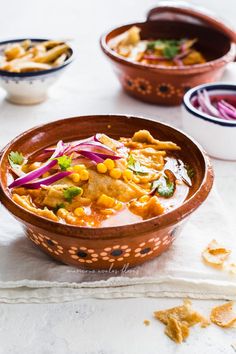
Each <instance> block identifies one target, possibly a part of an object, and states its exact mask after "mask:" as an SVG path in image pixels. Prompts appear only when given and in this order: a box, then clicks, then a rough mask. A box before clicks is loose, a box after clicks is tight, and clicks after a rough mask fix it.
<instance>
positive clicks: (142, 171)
mask: <svg viewBox="0 0 236 354" xmlns="http://www.w3.org/2000/svg"><path fill="white" fill-rule="evenodd" d="M128 168H129V169H130V170H131V171H133V172H134V173H136V174H137V175H147V174H148V173H149V172H150V170H149V169H148V168H147V167H145V166H142V165H141V164H140V162H139V161H136V160H135V159H134V157H133V156H132V155H129V158H128Z"/></svg>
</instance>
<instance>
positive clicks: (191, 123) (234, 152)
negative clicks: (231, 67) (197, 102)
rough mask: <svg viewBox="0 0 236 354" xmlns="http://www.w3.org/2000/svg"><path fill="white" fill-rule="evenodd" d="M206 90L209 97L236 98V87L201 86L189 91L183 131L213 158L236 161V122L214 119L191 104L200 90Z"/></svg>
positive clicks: (184, 108)
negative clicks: (227, 95) (224, 96)
mask: <svg viewBox="0 0 236 354" xmlns="http://www.w3.org/2000/svg"><path fill="white" fill-rule="evenodd" d="M202 89H206V90H207V92H208V94H209V95H215V94H223V95H225V94H230V95H231V94H232V95H235V96H236V85H234V84H230V83H214V84H204V85H199V86H196V87H194V88H192V89H191V90H189V91H188V92H187V93H186V94H185V95H184V99H183V105H182V122H183V129H184V131H186V132H187V133H188V134H190V135H192V136H193V137H194V138H195V139H196V140H197V141H198V142H199V143H200V144H201V145H202V146H203V148H204V149H205V150H206V152H207V153H208V154H209V155H211V156H212V157H216V158H219V159H223V160H236V120H235V121H229V120H225V119H220V118H214V117H212V116H210V115H208V114H205V113H202V112H200V111H199V110H197V109H196V108H195V107H194V106H193V105H192V103H191V100H192V98H193V97H195V96H196V94H197V91H198V90H202Z"/></svg>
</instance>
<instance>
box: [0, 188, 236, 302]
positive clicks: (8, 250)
mask: <svg viewBox="0 0 236 354" xmlns="http://www.w3.org/2000/svg"><path fill="white" fill-rule="evenodd" d="M213 238H214V239H216V240H217V241H219V242H222V243H223V244H225V246H226V247H227V248H230V249H231V250H232V254H231V255H230V259H231V261H232V262H236V242H235V240H234V232H233V230H232V227H231V225H230V220H229V219H228V216H227V210H226V209H225V208H224V206H223V202H222V200H221V199H220V198H219V196H218V194H217V192H216V191H215V190H213V191H212V192H211V194H210V196H209V198H208V199H207V201H206V202H205V203H204V204H203V205H202V206H201V207H200V208H199V209H198V210H197V211H196V212H195V213H194V214H193V215H192V216H191V218H190V220H189V221H188V223H187V224H186V226H185V228H184V230H183V232H182V234H181V235H180V236H179V237H178V238H177V239H176V240H175V242H174V244H173V245H172V247H171V248H170V249H169V250H168V251H167V252H165V253H164V254H163V255H161V256H160V257H158V258H156V259H155V260H153V261H151V262H147V263H146V264H144V265H142V266H140V267H136V268H133V269H128V270H126V271H123V272H119V271H115V270H113V269H110V271H107V272H105V271H100V272H95V271H94V272H89V271H84V270H81V269H77V268H73V267H69V266H66V265H63V264H59V263H57V262H55V261H53V260H51V259H50V258H49V257H48V256H47V255H45V254H43V253H42V252H41V251H40V250H38V249H37V248H36V247H35V246H34V244H33V243H32V242H31V241H29V240H28V239H27V238H26V237H25V236H24V233H23V231H22V228H21V226H20V224H19V223H18V222H17V221H15V220H14V219H13V217H12V216H11V215H10V214H9V213H8V212H7V211H6V210H5V209H4V208H3V207H2V206H0V301H2V302H9V303H18V302H36V303H37V302H62V301H72V300H76V299H80V298H85V297H96V298H106V299H107V298H124V297H143V296H149V297H163V296H166V297H167V296H168V297H187V296H188V297H191V298H199V299H210V298H211V299H236V275H234V274H230V273H229V272H228V271H227V270H217V269H214V268H211V267H209V266H206V265H205V264H203V262H202V261H201V252H202V250H203V249H204V248H205V247H206V246H207V244H208V243H209V242H210V241H211V240H212V239H213Z"/></svg>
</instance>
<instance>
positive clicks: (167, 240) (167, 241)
mask: <svg viewBox="0 0 236 354" xmlns="http://www.w3.org/2000/svg"><path fill="white" fill-rule="evenodd" d="M172 241H173V240H172V238H171V236H170V235H166V236H164V237H163V239H162V244H163V246H167V245H169V244H170V243H172Z"/></svg>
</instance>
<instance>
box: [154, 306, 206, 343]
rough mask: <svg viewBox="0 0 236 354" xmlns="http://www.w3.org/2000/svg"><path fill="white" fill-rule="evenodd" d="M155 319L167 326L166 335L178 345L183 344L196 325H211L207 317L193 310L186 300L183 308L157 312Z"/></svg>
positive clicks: (178, 307)
mask: <svg viewBox="0 0 236 354" xmlns="http://www.w3.org/2000/svg"><path fill="white" fill-rule="evenodd" d="M154 317H155V318H156V319H157V320H159V321H161V322H162V323H164V324H165V325H166V328H165V333H166V335H168V336H169V337H170V338H171V339H172V340H173V341H175V342H176V343H182V341H183V340H185V339H186V338H187V337H188V335H189V328H190V327H192V326H194V325H195V324H197V323H200V324H201V327H206V326H208V325H209V321H208V320H207V319H206V318H205V317H203V316H202V315H200V314H199V313H198V312H196V311H194V310H193V309H192V307H191V301H189V300H184V303H183V305H181V306H177V307H173V308H170V309H168V310H163V311H156V312H154Z"/></svg>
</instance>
